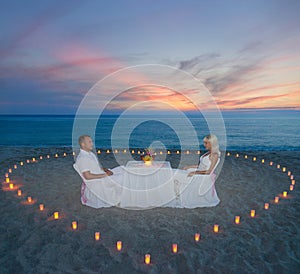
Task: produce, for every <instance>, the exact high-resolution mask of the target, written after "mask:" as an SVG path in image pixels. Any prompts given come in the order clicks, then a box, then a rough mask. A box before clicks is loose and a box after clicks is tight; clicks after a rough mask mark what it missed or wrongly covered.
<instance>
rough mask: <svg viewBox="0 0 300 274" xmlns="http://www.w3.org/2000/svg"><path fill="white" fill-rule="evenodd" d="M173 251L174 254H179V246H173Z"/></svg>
mask: <svg viewBox="0 0 300 274" xmlns="http://www.w3.org/2000/svg"><path fill="white" fill-rule="evenodd" d="M172 251H173V253H177V251H178V246H177V244H172Z"/></svg>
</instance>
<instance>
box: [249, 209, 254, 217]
mask: <svg viewBox="0 0 300 274" xmlns="http://www.w3.org/2000/svg"><path fill="white" fill-rule="evenodd" d="M250 216H251V218H254V217H255V210H254V209H252V210H251V212H250Z"/></svg>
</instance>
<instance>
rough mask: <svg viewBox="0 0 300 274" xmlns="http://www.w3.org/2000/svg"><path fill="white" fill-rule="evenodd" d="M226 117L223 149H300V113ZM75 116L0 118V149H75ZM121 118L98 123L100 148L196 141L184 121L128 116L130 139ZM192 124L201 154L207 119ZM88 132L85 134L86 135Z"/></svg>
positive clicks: (167, 146) (232, 113) (177, 146)
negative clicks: (121, 124)
mask: <svg viewBox="0 0 300 274" xmlns="http://www.w3.org/2000/svg"><path fill="white" fill-rule="evenodd" d="M222 116H223V120H224V125H225V129H226V144H224V143H222V144H220V147H221V149H224V148H226V150H244V151H248V150H249V151H250V150H251V151H273V150H275V151H279V150H288V151H299V150H300V111H299V110H260V111H254V110H251V111H223V112H222ZM74 117H75V116H74V115H1V116H0V127H1V138H0V146H26V147H71V146H72V129H73V122H74ZM157 117H159V116H157ZM118 118H119V116H118V115H103V116H101V117H100V118H99V120H98V123H97V128H96V133H95V145H96V147H97V148H100V149H101V148H103V149H109V148H111V147H112V142H111V139H112V133H113V132H114V135H113V140H114V146H113V148H115V147H118V146H119V147H120V148H122V147H124V145H126V144H127V145H128V144H129V145H128V146H129V147H130V148H146V147H148V146H150V145H151V144H156V145H157V146H158V147H159V146H161V147H162V148H165V149H170V150H177V149H181V148H182V142H183V143H185V145H186V147H188V145H189V144H191V143H193V142H194V141H193V140H194V139H193V138H192V137H191V136H190V135H191V134H190V130H189V129H188V128H187V126H186V123H185V121H183V120H182V119H180V118H178V117H172V115H169V116H166V117H165V118H164V119H165V120H164V121H166V122H165V123H163V122H161V121H157V120H156V119H155V117H151V118H149V117H146V116H145V117H141V116H140V115H137V116H136V117H134V116H132V117H129V118H127V120H126V121H127V122H126V127H127V130H128V129H129V134H128V132H126V130H125V131H124V130H123V129H124V128H119V129H117V130H116V128H114V127H115V126H116V122H117V121H118ZM139 119H140V121H141V123H139ZM188 120H189V121H190V123H191V125H192V127H193V128H194V129H195V132H196V134H197V137H198V139H199V142H200V143H201V145H200V149H201V150H203V149H204V147H203V145H202V139H203V137H204V136H205V135H207V134H209V126H208V124H207V122H206V120H205V119H204V117H203V116H201V115H198V116H195V115H188ZM87 124H88V123H87ZM114 130H115V131H114ZM85 133H86V132H85V130H83V131H82V134H85ZM216 135H217V136H218V134H216ZM183 139H184V140H183ZM221 139H222V138H221ZM126 142H127V143H126ZM153 142H154V143H153ZM116 145H117V146H116ZM191 148H192V146H191Z"/></svg>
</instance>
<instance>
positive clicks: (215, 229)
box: [214, 225, 219, 233]
mask: <svg viewBox="0 0 300 274" xmlns="http://www.w3.org/2000/svg"><path fill="white" fill-rule="evenodd" d="M214 232H215V233H218V232H219V225H214Z"/></svg>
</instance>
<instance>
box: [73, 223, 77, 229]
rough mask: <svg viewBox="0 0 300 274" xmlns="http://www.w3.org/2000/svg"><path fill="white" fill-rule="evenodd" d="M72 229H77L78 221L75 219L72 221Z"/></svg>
mask: <svg viewBox="0 0 300 274" xmlns="http://www.w3.org/2000/svg"><path fill="white" fill-rule="evenodd" d="M72 229H73V230H76V229H77V222H76V221H73V222H72Z"/></svg>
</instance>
